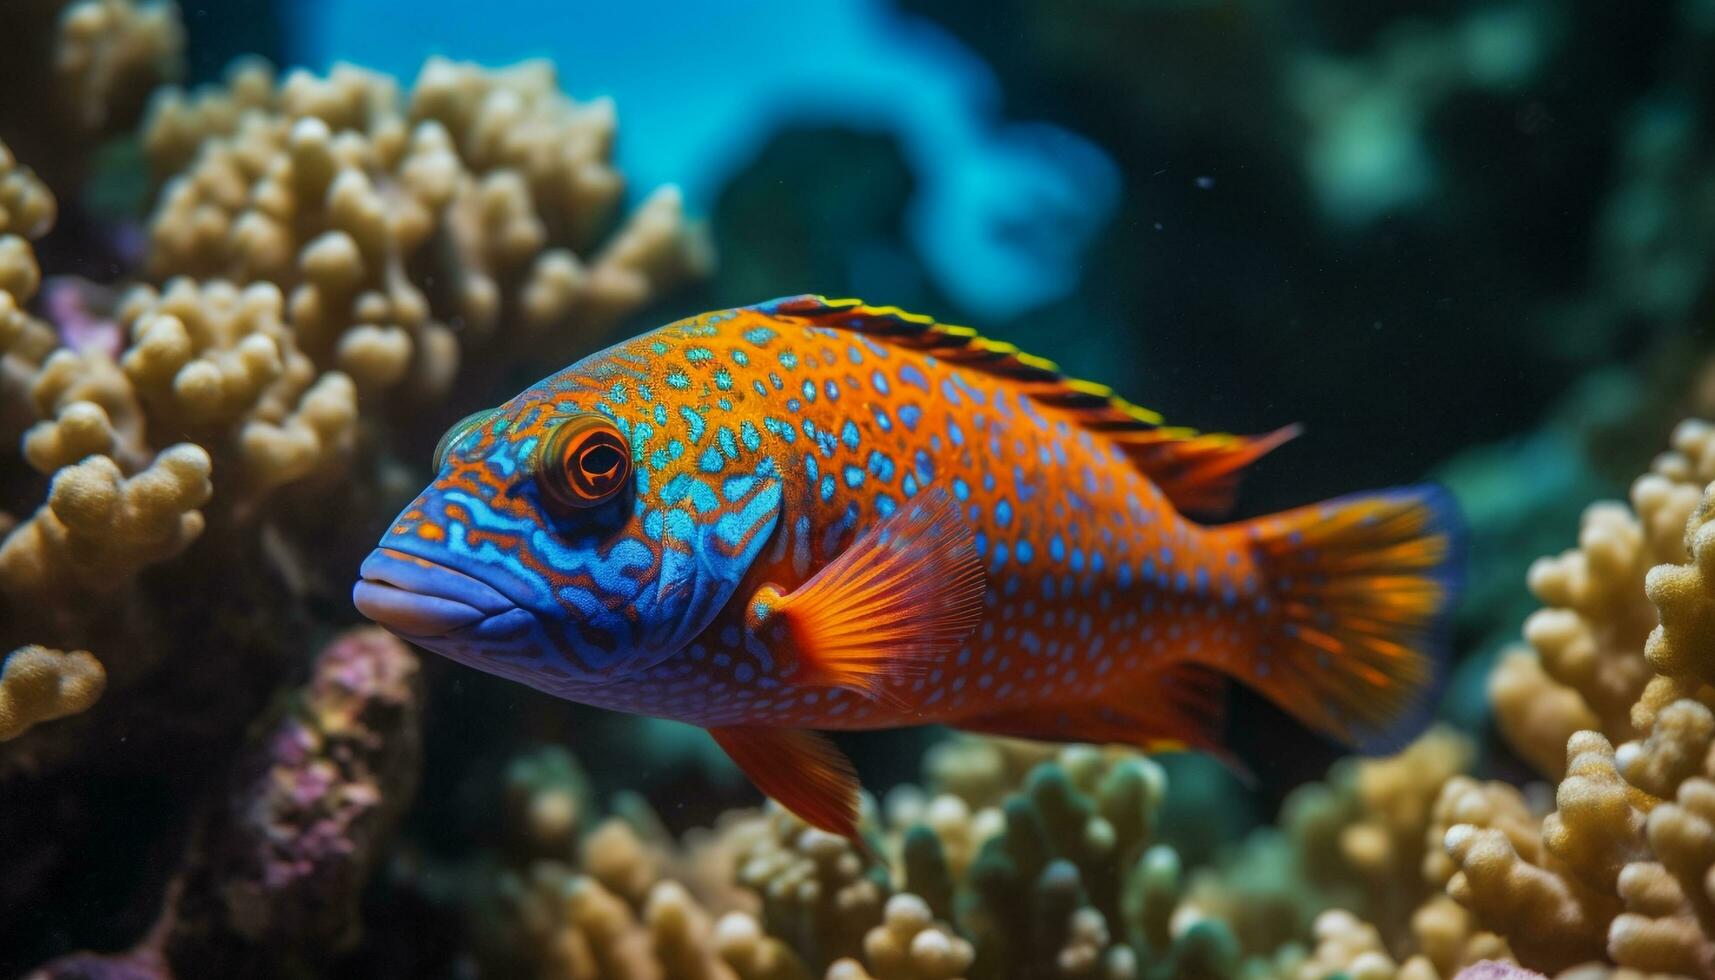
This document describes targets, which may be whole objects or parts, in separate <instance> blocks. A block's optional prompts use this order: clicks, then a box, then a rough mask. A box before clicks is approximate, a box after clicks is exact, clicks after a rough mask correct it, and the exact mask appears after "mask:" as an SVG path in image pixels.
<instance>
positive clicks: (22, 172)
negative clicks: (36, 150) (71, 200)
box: [0, 142, 58, 239]
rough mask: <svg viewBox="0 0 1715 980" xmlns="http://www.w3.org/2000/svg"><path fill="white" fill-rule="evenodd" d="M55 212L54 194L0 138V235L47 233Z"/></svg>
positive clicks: (29, 236)
mask: <svg viewBox="0 0 1715 980" xmlns="http://www.w3.org/2000/svg"><path fill="white" fill-rule="evenodd" d="M57 212H58V208H57V205H56V204H55V202H54V196H53V194H52V193H50V192H49V191H48V188H47V186H46V185H45V184H43V183H42V182H41V180H40V179H39V178H37V177H36V173H35V171H33V170H31V169H30V168H29V167H26V166H24V165H23V164H21V163H19V162H18V160H17V159H16V158H14V157H13V156H12V151H11V150H10V149H8V148H7V146H6V144H5V143H3V142H0V235H17V236H19V237H21V238H26V239H35V238H40V237H42V236H43V235H45V234H47V233H48V230H49V229H50V228H52V227H53V224H54V217H55V215H56V214H57Z"/></svg>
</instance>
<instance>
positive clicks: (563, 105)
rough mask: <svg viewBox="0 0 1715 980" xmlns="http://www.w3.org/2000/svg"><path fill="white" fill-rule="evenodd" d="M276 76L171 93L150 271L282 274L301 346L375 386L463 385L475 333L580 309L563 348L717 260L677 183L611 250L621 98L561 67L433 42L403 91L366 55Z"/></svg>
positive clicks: (155, 116)
mask: <svg viewBox="0 0 1715 980" xmlns="http://www.w3.org/2000/svg"><path fill="white" fill-rule="evenodd" d="M270 83H271V76H269V75H268V74H267V73H266V71H265V70H263V69H261V68H258V67H255V66H248V67H246V68H244V69H242V70H240V71H238V72H235V73H234V74H233V75H232V76H231V77H230V78H229V81H228V83H227V86H226V88H225V89H224V90H216V91H214V92H208V93H203V94H199V95H196V96H193V97H186V96H184V95H179V94H169V95H168V96H165V97H163V98H162V99H160V100H159V101H158V102H157V104H156V106H155V108H154V111H153V113H152V117H151V122H150V125H149V126H148V128H147V130H146V133H145V137H144V141H145V145H146V146H147V147H149V151H150V154H151V157H152V158H153V159H154V160H155V161H156V163H157V165H158V166H162V167H164V168H169V169H170V168H171V167H172V166H176V165H184V164H186V163H189V170H188V171H187V172H186V173H184V174H183V175H182V176H178V177H174V178H172V179H171V180H168V181H167V182H166V184H165V185H164V187H163V189H162V194H161V200H160V204H159V205H158V207H157V210H156V214H155V217H154V219H153V221H152V222H151V246H152V247H151V254H150V263H151V269H152V270H153V271H154V273H155V274H156V275H158V276H163V277H166V276H173V275H193V276H199V277H205V278H208V277H217V278H225V279H230V280H233V281H236V282H241V283H242V282H251V281H257V280H267V281H271V282H274V283H277V284H279V285H280V286H281V287H282V289H283V290H284V291H285V295H286V297H287V304H286V319H287V321H288V322H289V323H290V324H291V326H292V328H293V329H294V330H295V331H296V333H297V337H298V342H299V345H300V347H301V348H302V349H303V350H304V351H305V352H306V353H308V354H309V355H310V356H311V357H312V358H313V359H314V360H315V361H316V363H317V364H318V365H320V366H321V367H323V368H331V367H337V368H339V369H341V370H343V371H345V372H346V373H348V374H349V375H350V376H351V377H352V378H353V379H354V380H356V381H357V382H358V384H359V385H361V386H364V387H366V388H372V389H383V388H390V387H395V386H398V385H402V384H404V385H409V386H411V387H413V388H414V389H416V390H419V391H422V392H424V393H428V394H433V393H436V392H438V391H441V390H444V389H445V386H446V385H447V384H449V383H450V382H451V380H452V377H453V374H454V372H455V370H456V368H457V363H458V359H459V357H460V353H459V348H460V346H461V343H460V341H459V340H456V339H455V337H458V338H462V346H464V347H467V348H468V347H472V346H480V344H481V342H482V341H483V340H484V339H485V338H487V337H489V336H490V335H492V334H493V333H495V332H496V331H497V330H500V329H502V328H506V329H513V330H522V331H541V330H544V329H547V328H549V327H560V326H566V325H569V326H572V327H573V328H575V329H576V330H577V331H579V332H580V333H579V334H576V335H567V334H565V333H564V332H560V333H556V334H554V335H553V336H554V338H555V339H556V340H557V341H558V343H555V344H550V345H549V346H550V347H551V348H553V349H554V352H553V353H551V354H547V355H546V356H551V357H563V356H565V354H566V352H567V351H569V350H570V349H571V347H572V346H573V345H572V344H569V343H567V342H566V341H567V340H568V339H570V338H572V337H575V336H578V335H581V336H586V337H587V336H588V335H589V332H590V331H592V330H599V329H601V328H602V327H604V326H605V325H606V324H609V323H611V322H613V320H615V319H616V318H618V317H620V316H623V315H625V314H626V313H629V312H631V311H632V310H635V309H636V308H638V307H639V306H640V305H641V304H642V303H644V302H646V301H647V300H648V299H650V298H651V297H653V296H655V295H657V294H659V292H660V291H661V290H663V289H665V288H668V287H670V286H672V285H674V284H675V283H677V282H679V281H682V280H683V279H685V278H687V277H690V276H693V275H696V274H699V273H701V272H703V271H705V270H706V269H707V268H708V266H709V262H710V259H709V255H708V251H707V246H706V243H705V242H704V240H703V238H702V237H701V235H700V234H699V233H698V232H697V231H696V230H695V229H693V228H692V227H691V226H690V225H689V224H687V222H686V221H685V219H684V216H683V214H682V209H681V206H680V202H679V198H678V195H677V192H676V191H674V190H672V189H670V188H668V189H663V190H661V191H658V192H656V193H655V194H654V195H652V196H650V197H649V198H648V199H647V200H645V201H644V202H643V204H641V205H640V206H639V207H638V208H637V209H636V210H635V211H634V212H633V213H632V214H631V215H630V216H629V217H627V218H626V219H625V220H624V221H623V222H621V224H620V226H619V227H618V229H617V230H615V231H614V232H613V233H612V235H611V236H609V238H608V240H607V242H606V244H605V245H603V246H600V247H598V239H599V236H600V233H601V232H602V231H604V230H605V229H606V227H607V225H608V223H609V221H610V216H611V215H612V214H613V212H614V211H615V210H616V209H617V206H618V203H619V199H620V195H621V193H622V191H623V182H622V181H621V179H620V177H619V175H618V172H617V171H615V170H614V169H613V166H612V163H611V149H612V138H613V129H614V115H613V110H612V107H611V105H609V104H607V103H605V102H596V103H591V104H588V105H585V104H580V103H577V102H574V101H572V100H570V99H568V98H566V97H565V96H564V95H562V94H561V93H560V91H559V89H558V85H557V82H556V81H555V78H554V75H553V72H552V70H551V69H550V68H548V67H547V66H546V65H545V64H542V63H534V62H532V63H526V64H524V65H520V66H517V67H514V68H509V69H501V70H498V71H487V70H483V69H478V68H476V67H474V66H471V65H463V64H456V63H453V62H448V61H445V60H440V59H435V60H431V61H430V62H429V63H428V64H426V65H425V66H424V68H423V71H422V73H421V75H420V77H419V78H418V80H417V83H416V84H415V86H413V88H412V89H411V91H410V92H409V93H407V94H405V95H403V96H402V95H401V94H400V93H399V92H398V91H397V87H396V86H395V85H394V84H393V83H392V81H391V79H388V78H386V77H385V76H380V75H376V74H374V73H370V72H365V71H362V70H360V69H356V68H352V67H350V66H339V67H336V68H335V69H334V70H333V71H332V72H331V73H330V74H329V75H328V76H327V77H326V78H318V77H316V76H312V75H309V74H308V73H304V72H293V73H292V74H290V75H288V76H287V77H286V79H285V80H283V81H281V82H280V83H278V84H277V85H271V84H270ZM199 141H200V146H201V150H200V154H199V155H198V156H196V157H195V159H194V161H193V160H191V159H190V157H189V156H188V154H189V152H190V149H189V148H190V146H192V145H193V144H199Z"/></svg>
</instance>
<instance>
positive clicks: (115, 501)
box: [0, 443, 212, 598]
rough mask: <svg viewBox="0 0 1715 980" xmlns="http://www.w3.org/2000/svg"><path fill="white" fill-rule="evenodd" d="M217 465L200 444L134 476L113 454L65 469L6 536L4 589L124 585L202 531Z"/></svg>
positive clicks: (180, 448)
mask: <svg viewBox="0 0 1715 980" xmlns="http://www.w3.org/2000/svg"><path fill="white" fill-rule="evenodd" d="M209 471H210V462H209V457H208V453H207V452H205V451H204V450H203V449H202V447H200V446H197V445H195V444H193V443H181V444H179V445H176V446H170V447H168V448H167V449H165V450H163V451H162V452H161V454H160V455H159V456H157V457H156V458H155V461H154V462H153V463H151V464H150V466H149V467H148V468H147V469H145V470H143V471H142V472H141V473H138V474H137V475H136V476H133V477H129V478H127V477H126V476H125V475H124V474H123V473H122V472H121V470H120V468H119V466H118V464H116V463H115V462H114V461H113V460H112V459H109V458H108V457H106V456H91V457H89V458H88V459H86V460H84V461H83V462H80V463H77V464H75V465H73V466H68V467H66V468H64V469H62V470H60V471H59V472H58V473H57V474H56V475H55V476H54V481H53V485H52V487H51V489H50V490H49V492H48V501H47V503H46V504H44V505H43V506H42V507H41V508H40V509H39V510H37V511H36V513H35V515H34V516H32V517H31V518H30V519H29V520H27V521H25V522H24V523H23V524H21V525H19V526H18V528H17V529H15V530H14V531H13V532H12V533H11V534H10V535H8V536H7V538H6V539H5V541H4V542H0V589H3V590H4V591H6V592H9V593H13V594H15V595H19V596H38V597H50V598H51V597H63V596H65V595H67V594H74V593H75V592H78V591H88V592H93V593H108V592H113V591H115V590H117V589H119V588H122V587H123V586H124V585H125V584H126V583H127V582H129V581H130V579H131V577H132V576H133V575H135V574H136V573H137V571H138V570H139V569H141V568H142V567H143V566H145V565H148V564H151V563H153V562H158V561H163V560H165V559H167V558H170V557H172V556H174V555H176V554H178V553H179V552H181V551H183V550H184V549H185V547H186V546H188V545H189V544H190V543H191V542H192V541H194V540H195V539H196V537H197V535H199V534H201V533H202V529H203V516H202V513H201V511H200V510H198V508H200V507H202V506H203V505H204V504H206V503H207V502H208V499H209V496H210V494H211V493H212V487H211V486H210V483H209Z"/></svg>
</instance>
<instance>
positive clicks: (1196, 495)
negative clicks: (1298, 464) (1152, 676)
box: [755, 295, 1298, 516]
mask: <svg viewBox="0 0 1715 980" xmlns="http://www.w3.org/2000/svg"><path fill="white" fill-rule="evenodd" d="M755 309H757V310H759V311H761V312H763V313H767V314H770V315H772V316H784V317H796V318H800V319H803V320H807V321H810V322H812V323H815V324H816V325H817V326H822V327H832V328H836V329H842V330H853V331H856V332H858V333H862V334H864V335H865V336H868V337H874V338H876V339H878V340H882V341H885V342H887V343H890V344H895V345H898V346H900V347H905V348H909V349H911V350H918V351H923V352H925V353H929V354H933V355H935V356H936V357H937V358H940V359H941V360H943V361H946V362H948V363H949V364H957V365H960V366H962V367H967V368H971V369H973V370H976V371H981V372H982V373H984V374H988V375H992V376H994V377H997V378H1004V379H1005V380H1007V381H1012V382H1015V383H1016V384H1018V385H1019V388H1020V390H1021V391H1022V392H1023V393H1025V394H1026V395H1028V396H1029V397H1030V398H1031V399H1033V400H1034V401H1036V402H1037V403H1039V404H1042V405H1047V406H1050V407H1053V408H1057V409H1060V410H1062V411H1065V412H1067V413H1069V414H1071V415H1072V416H1074V417H1075V419H1076V420H1077V422H1078V424H1080V425H1082V426H1083V427H1084V428H1086V429H1089V430H1091V431H1093V432H1099V433H1101V434H1102V435H1105V436H1107V437H1108V438H1110V439H1112V440H1114V441H1115V442H1116V443H1118V444H1119V445H1120V448H1121V449H1122V450H1124V451H1125V453H1126V455H1127V456H1129V457H1130V458H1131V460H1132V461H1133V462H1134V463H1135V464H1136V465H1137V467H1138V469H1139V470H1141V471H1142V472H1143V474H1144V475H1145V476H1147V477H1149V478H1150V480H1151V481H1152V482H1153V483H1154V484H1155V485H1156V486H1157V487H1159V488H1160V489H1161V492H1162V493H1164V494H1166V496H1167V499H1168V500H1169V501H1171V502H1172V503H1173V506H1175V507H1177V508H1178V509H1179V510H1181V511H1183V512H1185V513H1188V514H1195V515H1198V516H1218V515H1219V514H1221V513H1223V512H1224V511H1226V509H1227V508H1229V507H1230V506H1232V502H1233V496H1234V494H1236V493H1237V492H1238V484H1239V477H1240V476H1241V475H1242V474H1243V471H1244V468H1245V467H1246V466H1249V465H1250V464H1251V463H1253V462H1255V461H1256V460H1257V459H1258V458H1259V457H1261V456H1262V455H1263V454H1265V453H1267V452H1268V451H1269V450H1271V449H1273V448H1275V447H1276V446H1278V445H1280V444H1281V443H1283V442H1285V441H1287V440H1288V439H1291V438H1292V437H1293V436H1295V435H1297V434H1298V428H1297V427H1296V426H1288V427H1286V428H1284V429H1278V430H1276V431H1274V432H1271V433H1268V434H1266V435H1260V436H1236V435H1228V434H1226V433H1219V432H1198V431H1197V430H1195V429H1187V428H1184V427H1181V426H1169V425H1166V424H1165V423H1164V422H1163V421H1162V418H1161V415H1160V414H1159V413H1156V412H1152V411H1150V410H1149V409H1147V408H1143V407H1141V406H1138V405H1134V404H1132V403H1131V402H1129V401H1127V400H1125V399H1124V398H1121V397H1120V396H1119V395H1116V394H1114V391H1113V389H1112V388H1109V387H1108V386H1107V385H1104V384H1098V383H1096V382H1094V381H1083V380H1080V379H1078V378H1071V377H1067V376H1066V374H1065V373H1064V372H1062V371H1061V370H1060V366H1059V365H1057V364H1055V363H1054V362H1053V361H1050V360H1048V359H1047V358H1043V357H1037V356H1035V355H1034V354H1026V353H1025V352H1023V351H1021V350H1019V349H1018V348H1017V347H1015V346H1013V345H1012V344H1009V343H1006V342H1005V341H1000V340H991V339H989V338H987V337H984V336H982V335H981V334H979V333H977V332H976V331H975V330H972V329H971V328H970V327H961V326H954V325H952V324H947V323H941V322H939V321H937V320H936V319H935V318H934V317H929V316H924V315H922V314H920V313H907V312H906V311H904V310H901V309H899V308H898V307H895V306H870V305H868V304H866V303H864V302H863V301H862V300H856V299H828V298H826V297H823V296H814V295H805V296H788V297H784V298H782V299H776V300H770V301H768V302H766V303H759V304H757V305H756V307H755Z"/></svg>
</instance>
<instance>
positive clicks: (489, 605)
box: [351, 548, 517, 638]
mask: <svg viewBox="0 0 1715 980" xmlns="http://www.w3.org/2000/svg"><path fill="white" fill-rule="evenodd" d="M359 574H360V575H361V576H362V578H361V579H359V580H358V582H357V584H356V585H355V586H353V587H352V590H351V601H352V603H353V604H354V605H355V606H357V610H358V612H361V613H363V615H365V616H367V617H369V618H370V619H372V620H374V621H375V622H377V623H379V624H381V625H382V626H385V627H387V628H388V629H390V630H392V631H393V632H395V633H398V634H400V635H401V636H405V637H408V638H409V637H437V636H445V635H447V634H448V633H452V632H454V631H456V630H460V629H464V628H466V627H469V626H474V625H476V624H477V623H481V622H483V621H485V620H489V619H492V618H493V617H495V616H499V615H501V614H504V613H508V612H511V611H512V610H514V609H516V608H517V605H516V604H515V603H514V602H513V601H512V600H511V599H508V598H507V597H506V596H505V595H503V594H502V593H501V592H500V591H499V590H498V589H495V588H494V587H493V586H491V585H488V584H487V583H485V582H483V581H481V580H479V579H476V578H474V577H472V576H470V575H466V574H465V573H464V572H461V571H459V570H458V569H455V568H449V567H447V566H446V565H442V564H438V563H436V562H433V561H429V560H428V559H425V558H418V557H416V556H414V555H408V554H405V553H404V552H402V551H395V550H394V549H392V548H377V549H375V550H374V551H372V552H370V554H369V557H368V558H366V559H364V561H363V566H362V568H361V569H360V570H359Z"/></svg>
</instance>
